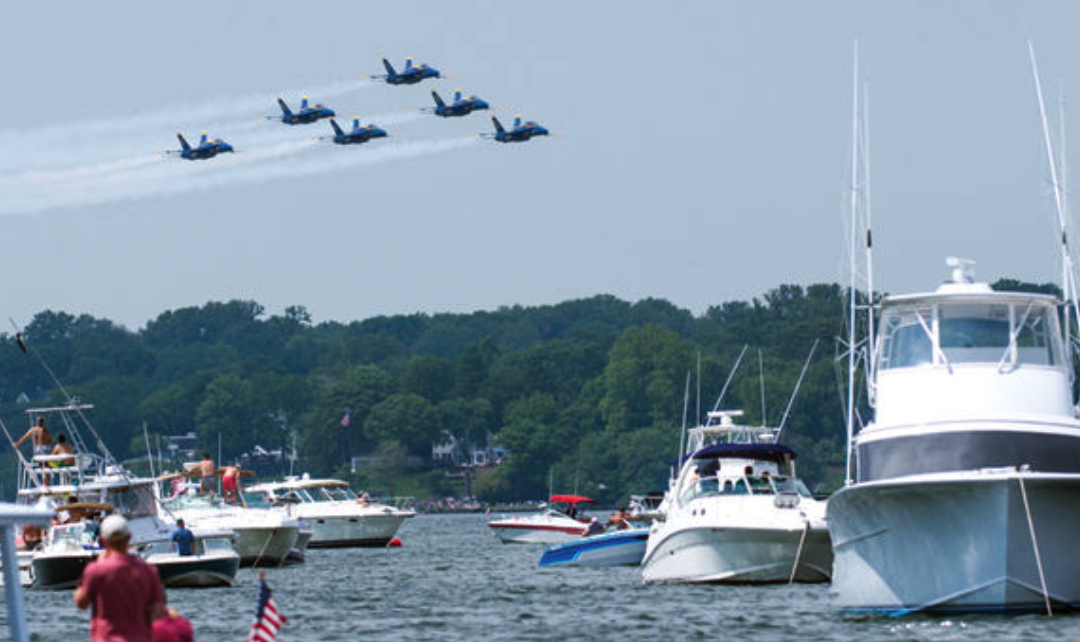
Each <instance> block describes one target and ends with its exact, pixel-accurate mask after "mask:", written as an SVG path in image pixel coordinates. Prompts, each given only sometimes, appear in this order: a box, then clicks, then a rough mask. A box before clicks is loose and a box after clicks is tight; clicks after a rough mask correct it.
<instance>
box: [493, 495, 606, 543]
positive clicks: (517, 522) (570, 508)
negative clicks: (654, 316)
mask: <svg viewBox="0 0 1080 642" xmlns="http://www.w3.org/2000/svg"><path fill="white" fill-rule="evenodd" d="M549 501H550V502H551V503H552V504H554V505H555V506H557V507H559V509H555V508H545V509H544V510H542V511H541V512H539V513H532V514H529V515H517V516H514V517H506V516H504V517H501V518H499V519H496V520H492V521H490V522H488V528H490V529H491V534H492V535H494V536H495V537H498V538H499V540H500V541H502V542H503V543H504V544H561V543H563V542H571V541H573V540H576V539H581V537H582V535H584V534H585V530H586V527H587V526H588V524H587V523H586V522H584V521H582V520H581V519H579V517H578V514H577V513H578V510H579V509H578V506H581V505H583V504H594V503H596V502H595V501H594V500H592V499H589V498H588V497H582V496H580V495H552V496H551V497H550V500H549Z"/></svg>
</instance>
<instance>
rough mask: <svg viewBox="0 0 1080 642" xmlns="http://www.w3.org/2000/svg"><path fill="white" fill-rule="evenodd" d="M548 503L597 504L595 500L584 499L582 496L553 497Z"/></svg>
mask: <svg viewBox="0 0 1080 642" xmlns="http://www.w3.org/2000/svg"><path fill="white" fill-rule="evenodd" d="M548 501H550V502H553V503H561V504H581V503H589V504H595V503H596V500H595V499H589V498H588V497H582V496H581V495H552V496H551V497H550V499H548Z"/></svg>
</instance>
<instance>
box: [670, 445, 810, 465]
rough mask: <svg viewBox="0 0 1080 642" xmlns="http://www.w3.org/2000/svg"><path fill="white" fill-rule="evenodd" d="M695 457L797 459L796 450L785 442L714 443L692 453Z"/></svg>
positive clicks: (769, 459) (780, 461) (780, 460)
mask: <svg viewBox="0 0 1080 642" xmlns="http://www.w3.org/2000/svg"><path fill="white" fill-rule="evenodd" d="M692 457H693V458H694V459H722V458H724V457H734V458H738V459H765V460H768V461H775V462H776V463H783V461H784V459H785V458H787V459H795V451H794V450H792V449H790V448H788V447H787V446H785V445H783V444H713V445H712V446H706V447H705V448H702V449H701V450H699V451H697V452H696V453H694V454H693V455H692Z"/></svg>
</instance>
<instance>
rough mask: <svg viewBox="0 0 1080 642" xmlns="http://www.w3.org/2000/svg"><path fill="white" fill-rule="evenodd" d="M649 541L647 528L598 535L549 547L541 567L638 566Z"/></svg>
mask: <svg viewBox="0 0 1080 642" xmlns="http://www.w3.org/2000/svg"><path fill="white" fill-rule="evenodd" d="M648 541H649V529H648V528H629V529H626V530H621V531H612V532H609V533H600V534H599V535H593V536H591V537H585V538H582V539H579V540H575V541H572V542H566V543H565V544H556V545H554V546H549V547H548V549H547V550H546V551H544V555H543V556H542V557H541V558H540V566H541V567H547V566H571V565H576V566H637V565H638V564H641V560H642V558H644V557H645V545H646V544H647V543H648Z"/></svg>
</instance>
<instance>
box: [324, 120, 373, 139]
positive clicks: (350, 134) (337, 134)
mask: <svg viewBox="0 0 1080 642" xmlns="http://www.w3.org/2000/svg"><path fill="white" fill-rule="evenodd" d="M330 126H331V127H333V128H334V135H333V136H326V138H329V139H331V140H333V141H334V143H335V144H337V145H359V144H361V143H366V142H368V141H369V140H371V139H372V138H386V137H387V136H388V135H389V134H387V133H386V130H385V129H383V128H381V127H379V126H378V125H365V126H363V127H361V126H360V119H359V118H354V119H353V121H352V130H350V131H345V130H343V129H342V128H341V127H340V126H339V125H338V124H337V121H336V120H334V119H333V118H331V119H330Z"/></svg>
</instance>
